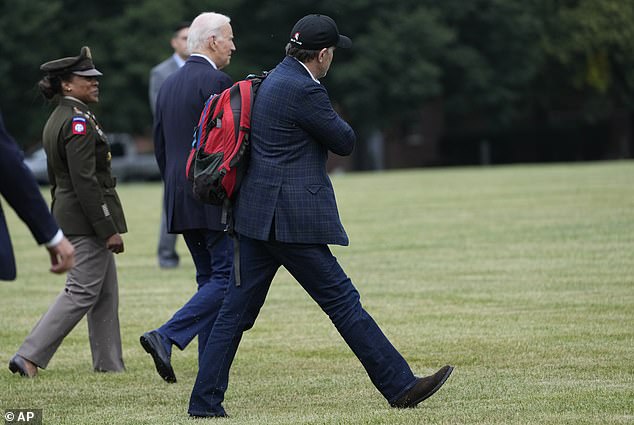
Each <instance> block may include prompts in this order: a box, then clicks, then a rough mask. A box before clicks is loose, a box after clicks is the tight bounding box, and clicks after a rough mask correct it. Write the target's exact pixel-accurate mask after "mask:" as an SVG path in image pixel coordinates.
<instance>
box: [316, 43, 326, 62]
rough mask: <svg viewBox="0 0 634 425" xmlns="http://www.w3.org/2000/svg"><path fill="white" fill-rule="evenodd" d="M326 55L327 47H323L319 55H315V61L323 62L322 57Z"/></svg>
mask: <svg viewBox="0 0 634 425" xmlns="http://www.w3.org/2000/svg"><path fill="white" fill-rule="evenodd" d="M327 53H328V48H327V47H324V48H323V49H321V50H320V51H319V54H318V55H317V59H319V62H320V63H321V62H323V60H324V56H326V54H327Z"/></svg>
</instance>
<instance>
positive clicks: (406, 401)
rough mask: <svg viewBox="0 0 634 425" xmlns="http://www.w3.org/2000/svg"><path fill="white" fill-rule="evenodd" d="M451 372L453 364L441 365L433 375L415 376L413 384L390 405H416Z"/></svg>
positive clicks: (427, 396) (431, 393)
mask: <svg viewBox="0 0 634 425" xmlns="http://www.w3.org/2000/svg"><path fill="white" fill-rule="evenodd" d="M451 372H453V366H443V367H441V368H440V370H439V371H438V372H436V373H434V374H433V375H430V376H425V377H424V378H417V379H416V383H415V384H414V386H413V387H412V388H410V390H409V391H407V392H406V393H405V394H404V395H403V396H402V397H401V398H399V399H398V400H396V401H395V402H393V403H392V404H391V406H392V407H398V408H401V409H403V408H410V407H416V405H417V404H418V403H420V402H421V401H423V400H425V399H427V398H429V397H431V396H432V395H434V393H435V392H436V391H438V390H439V389H440V387H442V385H443V384H444V383H445V381H446V380H447V378H449V375H451Z"/></svg>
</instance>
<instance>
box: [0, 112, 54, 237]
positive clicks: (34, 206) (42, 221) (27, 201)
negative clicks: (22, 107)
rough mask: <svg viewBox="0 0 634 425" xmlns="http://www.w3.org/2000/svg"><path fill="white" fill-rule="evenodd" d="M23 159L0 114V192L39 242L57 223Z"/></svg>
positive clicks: (49, 235) (52, 233)
mask: <svg viewBox="0 0 634 425" xmlns="http://www.w3.org/2000/svg"><path fill="white" fill-rule="evenodd" d="M23 159H24V158H23V155H22V152H21V151H20V149H19V148H18V145H17V144H16V143H15V141H14V140H13V138H12V137H11V136H10V135H9V133H8V132H7V130H6V129H5V127H4V122H3V120H2V115H0V193H2V196H3V197H4V198H5V199H6V200H7V202H8V203H9V205H11V207H13V209H14V210H15V212H16V213H17V214H18V216H19V217H20V218H21V219H22V221H24V223H26V225H27V226H28V227H29V229H30V230H31V233H32V234H33V237H34V238H35V240H36V241H37V242H38V243H39V244H43V243H45V242H48V241H50V240H51V239H53V237H54V236H55V234H56V233H57V231H58V230H59V227H58V226H57V223H55V219H54V218H53V216H52V215H51V213H50V211H49V209H48V206H47V205H46V202H45V201H44V198H42V194H41V193H40V188H39V187H38V185H37V183H36V181H35V178H34V177H33V174H32V173H31V171H30V170H29V169H28V168H27V166H26V165H24V161H23Z"/></svg>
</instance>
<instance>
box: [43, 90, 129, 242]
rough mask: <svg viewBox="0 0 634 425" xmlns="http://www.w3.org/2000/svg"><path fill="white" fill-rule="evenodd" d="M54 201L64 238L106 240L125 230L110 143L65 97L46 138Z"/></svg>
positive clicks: (77, 103) (82, 107) (86, 111)
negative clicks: (111, 166)
mask: <svg viewBox="0 0 634 425" xmlns="http://www.w3.org/2000/svg"><path fill="white" fill-rule="evenodd" d="M42 139H43V144H44V149H45V151H46V157H47V163H48V175H49V180H50V182H51V185H52V187H51V195H52V197H53V204H52V208H51V209H52V211H53V215H54V216H55V219H56V220H57V223H58V224H59V226H60V227H61V229H62V231H63V232H64V234H66V235H69V236H73V235H84V236H86V235H97V236H98V237H100V238H102V239H107V238H108V237H109V236H111V235H114V234H115V233H124V232H126V231H127V226H126V222H125V217H124V215H123V208H122V207H121V201H120V200H119V196H118V195H117V192H116V191H115V185H116V180H115V178H113V177H112V174H111V172H110V160H111V158H112V155H111V153H110V145H109V144H108V140H107V138H106V135H105V134H104V133H103V131H102V130H101V127H100V126H99V123H98V122H97V120H96V118H95V117H94V115H93V114H92V112H90V110H89V109H88V107H87V106H86V105H85V104H84V103H82V102H81V101H79V100H77V99H75V98H71V97H64V98H62V99H61V100H60V102H59V105H58V106H57V107H56V108H55V110H54V111H53V113H52V114H51V116H50V117H49V119H48V121H47V122H46V125H45V126H44V132H43V135H42Z"/></svg>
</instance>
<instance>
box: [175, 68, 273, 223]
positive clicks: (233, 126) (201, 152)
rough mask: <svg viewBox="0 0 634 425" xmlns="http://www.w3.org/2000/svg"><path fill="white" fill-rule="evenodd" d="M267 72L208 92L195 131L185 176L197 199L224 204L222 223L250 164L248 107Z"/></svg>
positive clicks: (249, 110) (249, 117)
mask: <svg viewBox="0 0 634 425" xmlns="http://www.w3.org/2000/svg"><path fill="white" fill-rule="evenodd" d="M266 75H267V73H266V72H265V73H263V75H259V76H256V75H253V74H251V75H249V76H248V77H247V78H246V79H244V80H241V81H238V82H236V83H235V84H234V85H233V86H231V87H229V88H228V89H225V90H224V91H222V93H220V94H213V95H211V96H210V97H209V99H207V102H206V103H205V107H204V108H203V111H202V113H201V114H200V119H199V121H198V125H197V126H196V128H195V130H194V140H193V142H192V149H191V152H190V153H189V158H188V159H187V166H186V173H187V178H188V179H189V180H190V181H191V182H192V186H193V192H194V197H195V198H196V199H198V200H200V201H201V202H205V203H208V204H213V205H223V206H224V207H225V208H224V213H223V221H222V222H223V224H227V217H226V214H227V210H228V207H229V206H230V205H231V201H233V199H234V197H235V194H236V192H237V190H238V188H239V187H240V183H241V181H242V177H243V176H244V172H245V171H246V168H247V166H248V163H249V139H250V131H251V107H252V106H253V100H254V98H255V94H256V92H257V89H258V87H259V86H260V83H261V82H262V81H263V80H264V78H266Z"/></svg>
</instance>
